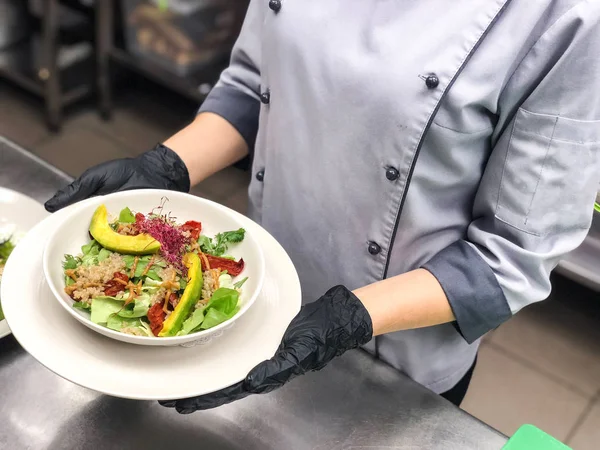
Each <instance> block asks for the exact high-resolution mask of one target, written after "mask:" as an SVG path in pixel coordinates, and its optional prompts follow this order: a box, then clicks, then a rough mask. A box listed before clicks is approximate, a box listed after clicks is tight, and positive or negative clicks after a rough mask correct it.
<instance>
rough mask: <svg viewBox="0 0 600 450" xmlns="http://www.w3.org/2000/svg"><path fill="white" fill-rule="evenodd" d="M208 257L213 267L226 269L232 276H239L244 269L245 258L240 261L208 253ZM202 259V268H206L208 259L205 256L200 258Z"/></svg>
mask: <svg viewBox="0 0 600 450" xmlns="http://www.w3.org/2000/svg"><path fill="white" fill-rule="evenodd" d="M206 259H208V263H209V264H210V268H211V269H221V271H223V270H226V271H227V273H228V274H229V275H231V276H232V277H237V276H238V275H239V274H240V273H241V272H242V270H244V260H243V259H240V260H239V261H238V262H236V261H234V260H232V259H227V258H219V257H218V256H211V255H206ZM200 260H201V261H202V270H206V269H207V267H206V261H205V260H204V258H200Z"/></svg>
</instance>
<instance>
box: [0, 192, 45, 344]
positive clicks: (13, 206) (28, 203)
mask: <svg viewBox="0 0 600 450" xmlns="http://www.w3.org/2000/svg"><path fill="white" fill-rule="evenodd" d="M47 216H48V212H47V211H46V210H45V209H44V207H43V206H42V205H41V204H39V203H38V202H36V201H35V200H34V199H32V198H30V197H27V196H26V195H23V194H20V193H18V192H15V191H12V190H10V189H6V188H2V187H0V225H2V224H3V223H12V224H14V225H15V227H16V231H17V232H27V231H29V230H30V229H31V228H33V227H34V226H35V225H36V224H38V223H40V222H41V221H42V220H44V218H46V217H47ZM0 301H1V300H0ZM9 334H10V328H8V323H7V322H6V320H0V338H3V337H5V336H8V335H9Z"/></svg>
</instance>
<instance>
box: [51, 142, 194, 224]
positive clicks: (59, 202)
mask: <svg viewBox="0 0 600 450" xmlns="http://www.w3.org/2000/svg"><path fill="white" fill-rule="evenodd" d="M132 189H168V190H171V191H181V192H188V191H189V190H190V176H189V174H188V170H187V167H186V166H185V164H184V162H183V161H182V160H181V158H180V157H179V155H177V153H175V152H174V151H173V150H171V149H170V148H168V147H165V146H164V145H162V144H159V145H157V146H156V147H154V149H152V150H150V151H149V152H146V153H143V154H142V155H140V156H138V157H137V158H126V159H116V160H114V161H108V162H105V163H102V164H99V165H97V166H94V167H92V168H90V169H88V170H86V171H85V172H84V173H83V175H81V176H80V177H79V178H77V179H76V180H75V181H73V182H72V183H71V184H70V185H68V186H67V187H65V188H63V189H61V190H60V191H58V192H57V193H56V194H54V197H52V198H51V199H50V200H48V201H47V202H46V204H45V205H44V206H45V207H46V209H47V210H48V211H49V212H55V211H58V210H59V209H61V208H64V207H65V206H68V205H70V204H72V203H75V202H78V201H80V200H85V199H86V198H88V197H92V196H95V195H104V194H110V193H112V192H118V191H127V190H132Z"/></svg>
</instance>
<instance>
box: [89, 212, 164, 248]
mask: <svg viewBox="0 0 600 450" xmlns="http://www.w3.org/2000/svg"><path fill="white" fill-rule="evenodd" d="M90 234H91V235H92V237H93V238H94V239H96V241H98V243H99V244H100V245H101V246H102V247H104V248H107V249H108V250H112V251H113V252H117V253H125V254H128V255H149V254H152V253H157V252H158V250H160V242H158V241H157V240H156V239H154V238H153V237H152V236H150V235H148V234H138V235H137V236H124V235H122V234H119V233H117V232H116V231H114V230H113V229H112V228H111V227H110V225H109V223H108V212H107V211H106V206H104V205H100V206H98V208H97V209H96V211H95V212H94V215H93V217H92V223H91V224H90Z"/></svg>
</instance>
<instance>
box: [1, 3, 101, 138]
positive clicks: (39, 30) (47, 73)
mask: <svg viewBox="0 0 600 450" xmlns="http://www.w3.org/2000/svg"><path fill="white" fill-rule="evenodd" d="M38 3H39V4H38V5H37V6H38V7H39V8H37V7H34V8H30V14H31V17H30V20H31V24H32V26H33V30H34V32H33V33H31V36H30V37H29V38H27V39H25V40H24V41H23V42H20V43H17V44H15V45H13V46H11V47H9V48H6V49H2V50H1V51H0V77H2V78H4V79H6V80H8V81H10V82H12V83H14V84H16V85H18V86H20V87H21V88H23V89H25V90H27V91H29V92H30V93H32V94H34V95H37V96H39V97H41V98H42V99H43V100H44V104H45V114H46V122H47V123H48V127H49V128H50V129H51V130H52V131H57V130H58V129H59V128H60V125H61V116H62V109H63V108H64V107H65V106H68V105H70V104H72V103H73V102H75V101H77V100H79V99H81V98H82V97H85V96H87V95H88V94H90V93H91V91H92V87H93V84H92V82H91V80H93V79H94V77H93V71H94V65H95V63H94V56H93V53H94V52H93V47H92V46H90V44H87V46H88V47H89V48H88V51H87V54H85V51H84V52H83V53H84V54H83V55H82V54H81V52H80V50H81V49H82V47H79V48H77V47H74V46H76V45H77V44H76V43H77V42H83V41H85V40H86V39H88V40H89V37H90V36H93V33H90V23H91V21H92V20H91V19H92V18H93V13H94V11H93V10H90V9H89V8H87V9H86V8H84V7H83V6H81V5H77V2H75V1H74V0H62V3H64V4H61V1H60V0H44V1H40V2H38ZM33 6H35V5H33ZM68 6H71V7H73V6H75V8H76V9H77V12H74V11H73V10H71V9H69V8H68ZM38 9H39V11H38ZM82 13H83V14H82ZM82 45H86V44H85V43H84V44H82ZM78 52H80V54H79V55H78Z"/></svg>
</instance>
